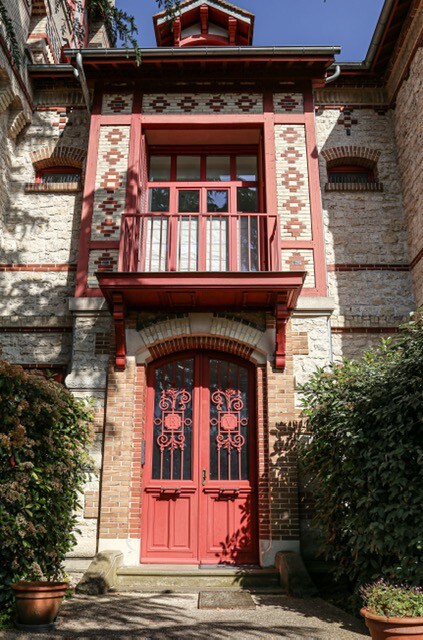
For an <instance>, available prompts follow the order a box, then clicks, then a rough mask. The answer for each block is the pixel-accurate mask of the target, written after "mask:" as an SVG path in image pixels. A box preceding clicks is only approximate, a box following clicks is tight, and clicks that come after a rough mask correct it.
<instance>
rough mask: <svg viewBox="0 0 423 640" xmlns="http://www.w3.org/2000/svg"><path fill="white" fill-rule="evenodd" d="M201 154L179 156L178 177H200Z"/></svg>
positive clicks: (197, 178)
mask: <svg viewBox="0 0 423 640" xmlns="http://www.w3.org/2000/svg"><path fill="white" fill-rule="evenodd" d="M200 164H201V157H200V156H178V157H177V158H176V179H177V180H186V181H187V182H190V181H191V180H199V179H200Z"/></svg>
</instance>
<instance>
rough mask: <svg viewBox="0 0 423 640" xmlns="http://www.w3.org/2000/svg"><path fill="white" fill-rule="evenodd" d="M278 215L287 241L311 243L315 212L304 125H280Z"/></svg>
mask: <svg viewBox="0 0 423 640" xmlns="http://www.w3.org/2000/svg"><path fill="white" fill-rule="evenodd" d="M275 136H276V140H275V142H276V172H277V198H278V213H279V216H280V219H281V228H282V239H283V240H311V212H310V194H309V183H308V168H307V155H306V141H305V128H304V126H303V125H276V126H275Z"/></svg>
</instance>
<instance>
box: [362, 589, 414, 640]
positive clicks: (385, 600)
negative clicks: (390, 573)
mask: <svg viewBox="0 0 423 640" xmlns="http://www.w3.org/2000/svg"><path fill="white" fill-rule="evenodd" d="M360 591H361V595H362V597H363V602H364V605H365V606H364V607H363V609H361V611H360V613H361V615H362V616H364V618H365V621H366V625H367V627H368V629H369V631H370V635H371V636H372V638H373V640H394V639H395V640H400V639H401V640H421V639H423V590H422V589H421V588H420V587H410V586H406V585H392V584H389V583H388V582H385V581H384V580H378V581H377V582H374V583H373V584H370V585H368V586H365V587H362V589H361V590H360Z"/></svg>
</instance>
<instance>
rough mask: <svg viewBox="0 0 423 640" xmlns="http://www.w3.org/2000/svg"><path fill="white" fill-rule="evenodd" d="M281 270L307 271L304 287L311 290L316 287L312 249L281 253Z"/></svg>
mask: <svg viewBox="0 0 423 640" xmlns="http://www.w3.org/2000/svg"><path fill="white" fill-rule="evenodd" d="M282 269H283V270H284V271H285V270H286V271H307V276H306V279H305V282H304V287H306V288H311V289H312V288H314V287H315V286H316V278H315V273H314V256H313V250H312V249H295V250H294V251H290V250H285V251H282Z"/></svg>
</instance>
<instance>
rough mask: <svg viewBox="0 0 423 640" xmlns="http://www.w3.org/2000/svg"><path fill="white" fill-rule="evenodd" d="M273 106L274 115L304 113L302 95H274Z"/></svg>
mask: <svg viewBox="0 0 423 640" xmlns="http://www.w3.org/2000/svg"><path fill="white" fill-rule="evenodd" d="M273 106H274V110H275V113H304V99H303V94H302V93H274V94H273Z"/></svg>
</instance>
